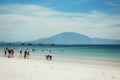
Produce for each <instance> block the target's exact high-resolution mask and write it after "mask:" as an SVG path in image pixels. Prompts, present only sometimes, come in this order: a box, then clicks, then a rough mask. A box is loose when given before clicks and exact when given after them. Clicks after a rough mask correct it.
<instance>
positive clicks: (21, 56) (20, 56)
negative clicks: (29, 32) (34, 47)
mask: <svg viewBox="0 0 120 80" xmlns="http://www.w3.org/2000/svg"><path fill="white" fill-rule="evenodd" d="M20 58H22V49H21V50H20Z"/></svg>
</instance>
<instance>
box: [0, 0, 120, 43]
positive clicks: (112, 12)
mask: <svg viewBox="0 0 120 80" xmlns="http://www.w3.org/2000/svg"><path fill="white" fill-rule="evenodd" d="M62 32H76V33H80V34H83V35H86V36H89V37H91V38H103V39H117V40H120V0H0V41H7V42H13V41H30V40H36V39H39V38H47V37H50V36H53V35H55V34H58V33H62Z"/></svg>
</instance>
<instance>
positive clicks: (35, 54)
mask: <svg viewBox="0 0 120 80" xmlns="http://www.w3.org/2000/svg"><path fill="white" fill-rule="evenodd" d="M6 47H9V48H14V51H15V55H16V56H17V57H19V51H20V50H21V49H22V50H23V53H24V50H25V49H27V48H28V50H29V51H30V57H31V58H34V59H35V58H36V59H40V58H41V57H43V56H44V55H46V54H50V55H52V56H53V57H54V58H56V57H65V58H73V59H81V58H89V59H101V60H108V61H119V62H120V45H74V46H65V45H64V46H37V45H34V46H33V45H24V46H23V45H19V46H15V45H5V46H2V45H1V46H0V54H1V56H3V55H4V48H6ZM32 49H35V51H32ZM50 50H51V51H50Z"/></svg>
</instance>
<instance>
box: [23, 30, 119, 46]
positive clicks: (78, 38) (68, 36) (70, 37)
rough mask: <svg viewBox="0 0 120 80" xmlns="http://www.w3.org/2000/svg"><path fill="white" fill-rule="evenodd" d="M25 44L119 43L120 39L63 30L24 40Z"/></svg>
mask: <svg viewBox="0 0 120 80" xmlns="http://www.w3.org/2000/svg"><path fill="white" fill-rule="evenodd" d="M25 43H27V44H30V43H31V44H60V45H76V44H77V45H79V44H120V40H112V39H111V40H110V39H100V38H90V37H88V36H85V35H82V34H78V33H74V32H64V33H60V34H57V35H54V36H52V37H49V38H42V39H38V40H34V41H26V42H25Z"/></svg>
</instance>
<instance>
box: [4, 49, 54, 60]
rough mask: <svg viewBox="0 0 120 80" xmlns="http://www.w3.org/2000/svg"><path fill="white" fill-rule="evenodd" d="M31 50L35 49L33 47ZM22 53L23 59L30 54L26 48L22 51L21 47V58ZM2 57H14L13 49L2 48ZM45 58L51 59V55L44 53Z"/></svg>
mask: <svg viewBox="0 0 120 80" xmlns="http://www.w3.org/2000/svg"><path fill="white" fill-rule="evenodd" d="M33 51H35V49H32V52H33ZM49 52H51V50H50V51H49ZM22 54H23V57H24V59H29V55H30V54H29V50H28V48H27V49H26V50H25V51H24V53H23V51H22V49H21V50H20V58H22ZM4 57H8V58H11V57H14V49H13V48H12V49H10V48H4ZM45 58H46V60H52V56H51V55H45Z"/></svg>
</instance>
